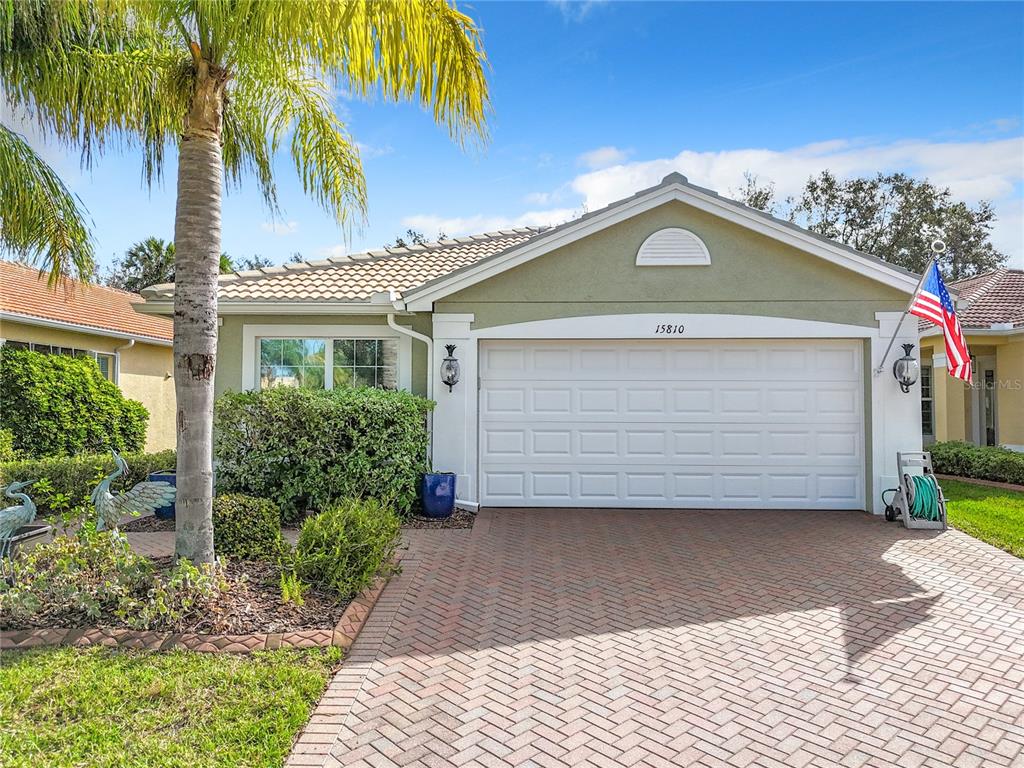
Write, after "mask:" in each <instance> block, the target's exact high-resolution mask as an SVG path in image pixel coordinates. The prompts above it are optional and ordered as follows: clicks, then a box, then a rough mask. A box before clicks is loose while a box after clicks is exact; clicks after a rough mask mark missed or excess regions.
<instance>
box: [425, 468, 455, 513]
mask: <svg viewBox="0 0 1024 768" xmlns="http://www.w3.org/2000/svg"><path fill="white" fill-rule="evenodd" d="M420 497H421V501H422V503H423V516H424V517H432V518H435V519H437V520H443V519H444V518H446V517H451V516H452V512H454V511H455V473H454V472H429V473H427V474H425V475H423V481H422V483H421V484H420Z"/></svg>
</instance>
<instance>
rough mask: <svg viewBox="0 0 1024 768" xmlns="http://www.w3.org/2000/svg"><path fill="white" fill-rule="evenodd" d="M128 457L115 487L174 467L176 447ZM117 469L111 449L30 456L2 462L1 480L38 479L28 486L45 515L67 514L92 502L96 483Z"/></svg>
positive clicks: (0, 466) (128, 485)
mask: <svg viewBox="0 0 1024 768" xmlns="http://www.w3.org/2000/svg"><path fill="white" fill-rule="evenodd" d="M124 460H125V461H126V462H127V464H128V472H127V474H126V475H125V476H124V477H123V478H120V480H119V481H118V484H116V485H115V486H114V489H112V490H114V491H117V490H120V489H123V488H131V487H132V486H134V485H135V484H136V483H141V482H142V481H143V480H145V479H146V477H147V476H148V475H149V473H150V472H156V471H157V470H161V469H174V466H175V454H174V451H160V452H158V453H129V454H125V456H124ZM113 471H114V457H113V456H111V455H110V454H109V453H107V454H102V455H92V456H75V457H74V458H63V459H30V460H23V461H9V462H5V463H3V464H0V483H2V484H3V485H4V486H6V485H7V484H8V483H13V482H15V481H16V480H37V481H39V482H37V483H36V484H35V485H33V486H32V487H31V488H29V489H28V490H27V493H28V494H29V495H30V496H31V497H32V500H33V501H34V502H35V503H36V506H37V507H38V509H39V514H40V515H41V516H42V517H51V516H54V515H65V514H67V513H68V512H69V511H70V510H72V509H74V508H76V507H81V506H83V505H84V506H88V507H89V508H91V504H90V502H89V494H90V493H91V492H92V489H93V488H94V487H95V486H96V484H97V483H98V482H99V481H100V480H101V479H102V478H103V477H104V476H105V475H109V474H110V473H111V472H113Z"/></svg>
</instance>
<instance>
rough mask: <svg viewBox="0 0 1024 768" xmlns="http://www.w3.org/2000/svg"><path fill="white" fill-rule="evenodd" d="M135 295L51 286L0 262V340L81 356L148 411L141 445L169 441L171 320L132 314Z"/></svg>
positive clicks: (26, 269)
mask: <svg viewBox="0 0 1024 768" xmlns="http://www.w3.org/2000/svg"><path fill="white" fill-rule="evenodd" d="M141 301H142V297H141V296H139V295H138V294H136V293H128V292H126V291H119V290H117V289H115V288H107V287H105V286H102V285H92V284H89V285H87V284H83V283H80V282H78V281H75V280H64V281H62V282H61V284H60V285H58V286H57V287H56V289H54V288H51V287H49V286H48V285H47V281H46V275H43V274H40V272H39V270H37V269H35V268H34V267H30V266H27V265H25V264H17V263H14V262H10V261H0V344H7V345H10V346H17V347H24V348H26V349H34V350H36V351H38V352H46V353H48V354H61V355H84V356H88V357H91V358H93V359H94V360H96V362H97V364H99V367H100V371H101V372H102V373H103V375H104V376H106V377H107V378H108V379H109V380H110V381H112V382H114V383H115V384H117V386H118V387H120V389H121V391H122V392H123V393H124V395H125V397H128V398H131V399H132V400H138V401H139V402H140V403H142V404H143V405H144V406H145V407H146V410H148V411H149V427H148V429H147V430H146V450H148V451H158V450H162V449H164V448H173V447H174V442H175V408H174V374H173V371H174V365H173V355H172V354H171V340H172V338H173V336H172V328H171V326H172V324H171V321H170V320H169V319H167V318H163V317H152V316H149V315H143V314H140V313H138V312H136V311H135V310H134V308H133V305H134V304H135V303H136V302H141Z"/></svg>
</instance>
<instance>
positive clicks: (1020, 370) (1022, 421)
mask: <svg viewBox="0 0 1024 768" xmlns="http://www.w3.org/2000/svg"><path fill="white" fill-rule="evenodd" d="M966 339H967V346H968V348H969V349H970V350H971V353H972V354H974V355H975V356H978V357H992V356H994V357H995V360H996V368H995V370H996V380H997V382H998V383H997V389H996V435H997V438H998V440H999V443H1000V444H1002V445H1012V446H1015V447H1020V446H1024V334H1015V335H1012V336H995V335H992V336H989V335H986V336H977V335H975V336H972V335H970V334H968V335H967V336H966ZM936 354H939V355H944V354H945V347H944V346H943V342H942V339H941V338H939V337H934V336H929V337H927V338H925V339H922V341H921V360H922V362H924V363H925V364H927V363H929V362H930V361H931V359H932V357H933V356H934V355H936ZM933 382H934V399H935V405H934V412H935V439H936V440H937V441H943V440H967V441H968V442H974V434H973V397H972V390H971V387H969V386H968V385H967V384H965V383H963V382H961V381H959V380H958V379H954V378H952V377H951V376H950V375H949V374H948V372H947V370H946V369H945V368H935V369H934V371H933ZM975 383H977V382H975Z"/></svg>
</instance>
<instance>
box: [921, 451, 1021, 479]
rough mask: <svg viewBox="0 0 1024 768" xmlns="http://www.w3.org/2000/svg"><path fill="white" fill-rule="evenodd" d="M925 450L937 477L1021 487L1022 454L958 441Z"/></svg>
mask: <svg viewBox="0 0 1024 768" xmlns="http://www.w3.org/2000/svg"><path fill="white" fill-rule="evenodd" d="M928 450H929V451H931V454H932V464H933V466H934V468H935V471H936V472H939V473H941V474H944V475H957V476H959V477H974V478H980V479H982V480H996V481H998V482H1001V483H1016V484H1018V485H1024V453H1018V452H1016V451H1011V450H1009V449H1008V448H993V447H991V446H979V445H971V444H970V443H963V442H959V441H951V442H948V443H935V444H934V445H932V446H931V447H930V448H929V449H928Z"/></svg>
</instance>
